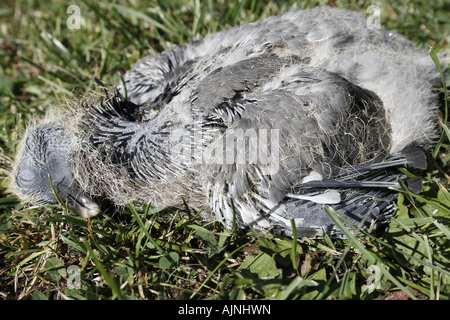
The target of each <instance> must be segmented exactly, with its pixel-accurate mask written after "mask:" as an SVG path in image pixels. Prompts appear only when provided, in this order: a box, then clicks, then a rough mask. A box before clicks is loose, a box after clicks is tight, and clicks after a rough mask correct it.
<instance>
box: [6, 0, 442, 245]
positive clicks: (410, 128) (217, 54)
mask: <svg viewBox="0 0 450 320" xmlns="http://www.w3.org/2000/svg"><path fill="white" fill-rule="evenodd" d="M437 76H438V74H437V70H436V68H435V66H434V64H433V61H432V60H431V58H430V57H429V56H428V54H427V53H426V52H424V51H422V50H420V49H418V48H416V47H415V46H414V44H413V43H412V42H410V41H409V40H407V39H406V38H404V37H403V36H400V35H398V34H395V33H392V32H389V31H385V30H381V29H370V28H368V27H367V23H366V20H365V19H364V17H363V16H361V15H359V14H357V13H354V12H350V11H345V10H340V9H333V8H327V7H323V8H316V9H312V10H303V11H291V12H288V13H286V14H284V15H282V16H278V17H273V18H269V19H267V20H264V21H260V22H256V23H253V24H247V25H244V26H240V27H234V28H231V29H229V30H226V31H223V32H218V33H214V34H210V35H207V36H206V37H205V38H204V39H203V40H202V41H194V42H192V43H191V44H189V45H187V46H176V47H174V48H173V49H172V50H169V51H165V52H162V53H161V54H158V55H155V56H148V57H145V58H143V59H142V60H140V61H139V62H137V63H136V64H135V65H134V66H133V68H132V69H131V70H130V71H128V72H127V73H126V74H125V76H124V82H123V83H122V82H120V83H118V84H117V85H116V87H115V89H111V90H109V89H105V90H106V94H105V97H102V98H101V99H99V98H98V97H90V98H88V99H87V100H86V101H85V102H84V103H83V104H82V106H78V107H75V111H74V112H69V116H68V118H69V119H71V120H73V123H74V125H73V126H70V127H66V128H63V129H61V126H58V125H57V124H56V122H55V121H53V122H52V120H50V121H47V123H46V124H45V125H44V124H37V125H36V126H33V127H32V128H31V129H29V130H28V133H27V134H26V136H25V138H24V147H23V148H22V151H21V152H20V153H19V154H18V157H17V161H16V169H15V171H14V173H13V190H14V191H15V193H16V194H18V195H19V197H21V198H23V199H24V198H29V196H28V195H29V194H32V195H33V199H36V198H40V199H44V198H45V197H43V190H44V189H47V193H48V185H47V184H45V186H43V182H42V183H40V184H39V182H36V183H37V184H39V187H36V186H34V185H33V183H34V181H38V180H39V178H37V177H40V179H41V181H42V180H43V178H44V177H46V176H47V175H46V174H50V175H51V176H52V181H55V179H54V176H56V177H57V181H56V183H57V184H61V185H66V184H67V183H66V182H67V181H66V180H69V181H70V185H73V186H76V190H78V191H77V192H78V194H82V195H84V196H85V198H84V199H85V200H86V201H85V202H83V203H87V202H89V205H88V206H90V208H91V209H90V211H89V210H88V211H83V212H84V213H83V214H82V215H84V216H91V215H93V212H94V211H95V206H93V205H91V204H90V201H88V200H89V199H93V198H95V197H100V196H105V197H107V198H108V199H110V200H112V201H113V202H114V203H115V204H117V205H119V206H123V205H126V203H128V202H130V201H133V200H138V201H143V202H151V203H153V204H155V205H156V204H158V205H164V206H173V207H180V206H182V205H183V197H184V200H186V202H187V203H188V204H189V205H190V206H192V207H193V208H195V209H202V208H206V209H205V210H204V212H205V216H206V217H207V218H212V217H215V218H216V219H218V220H220V221H223V222H224V223H225V224H226V225H227V226H228V227H231V226H232V224H233V223H234V222H235V223H236V224H237V226H238V227H239V228H240V229H244V230H255V231H259V232H265V231H268V230H272V231H275V232H280V233H283V234H286V235H290V234H291V233H292V224H291V221H293V222H294V224H295V225H296V228H297V230H298V231H299V234H300V236H314V235H315V234H317V232H321V231H325V232H329V233H336V232H338V230H337V229H336V227H335V226H334V225H333V223H332V222H331V220H329V218H328V217H327V215H326V214H325V212H324V210H323V206H324V205H330V206H331V207H333V208H335V209H336V210H337V211H338V212H339V213H341V214H343V215H344V217H346V218H348V219H349V220H350V221H354V222H356V223H361V222H362V221H363V222H365V223H366V224H367V223H369V224H370V221H371V220H372V219H378V220H383V219H384V218H385V216H386V213H388V212H389V204H390V202H391V201H392V199H393V198H394V197H395V193H393V192H392V190H390V188H392V187H394V188H395V187H399V184H398V182H397V178H398V177H397V176H398V174H396V173H395V172H392V168H396V167H398V166H401V165H409V166H412V167H416V168H421V169H423V168H424V167H425V166H426V163H425V160H424V155H423V153H422V152H421V151H420V149H421V148H425V149H426V148H427V147H429V146H430V144H431V143H432V142H433V140H434V139H435V138H436V133H435V123H436V101H435V99H436V97H435V95H434V93H433V91H432V87H433V83H434V81H435V80H436V79H437ZM49 123H50V124H49ZM52 123H53V125H52ZM45 126H47V127H45ZM48 126H50V129H48ZM44 128H47V129H45V130H44ZM37 135H39V136H44V137H47V138H48V139H49V140H51V141H54V143H48V142H47V141H46V140H45V139H46V138H41V141H45V143H39V148H41V149H43V150H44V151H43V152H44V153H45V152H47V153H50V154H52V157H53V158H56V159H65V160H64V161H63V162H62V164H60V165H59V167H58V166H53V167H52V168H51V169H49V168H48V166H47V165H45V164H44V165H42V164H39V163H35V161H34V159H35V158H36V156H35V155H36V151H33V150H32V149H33V148H30V146H31V147H34V145H35V144H36V141H35V140H36V139H32V138H31V137H33V136H37ZM64 141H65V142H66V144H65V145H64V147H60V145H61V144H64V143H65V142H64ZM53 144H54V145H56V146H57V147H53V146H52V145H53ZM41 162H42V161H41ZM43 162H44V163H45V161H43ZM37 166H40V167H39V168H38V169H36V167H37ZM30 168H32V170H30ZM60 169H61V170H63V171H64V172H67V171H68V173H67V174H66V175H64V174H62V176H63V177H62V178H61V177H59V175H60V172H59V170H60ZM33 170H34V171H37V172H38V173H34V171H33ZM31 171H33V172H31ZM22 178H25V179H22ZM27 181H28V182H27ZM416 182H417V181H415V182H414V183H416ZM60 189H61V190H62V191H61V192H63V193H64V192H65V191H64V190H65V189H64V188H60ZM58 190H59V189H58ZM74 198H77V197H74ZM51 200H52V199H51V196H50V195H48V194H47V195H46V198H45V201H44V202H51ZM92 208H94V209H92Z"/></svg>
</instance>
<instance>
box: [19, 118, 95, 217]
mask: <svg viewBox="0 0 450 320" xmlns="http://www.w3.org/2000/svg"><path fill="white" fill-rule="evenodd" d="M73 142H74V134H73V133H70V132H69V131H68V130H65V129H64V128H63V127H62V126H59V125H57V124H55V123H47V124H43V125H41V126H38V127H37V128H34V129H31V130H28V132H27V134H26V137H25V138H24V142H23V143H24V145H23V150H22V152H21V153H19V157H18V158H19V159H18V160H17V162H16V163H17V166H16V168H15V170H14V172H13V179H12V180H13V182H12V183H13V190H14V193H16V194H17V196H18V197H19V198H20V199H22V200H25V201H26V202H31V203H32V204H35V205H42V204H56V203H57V198H56V196H55V193H56V194H57V195H58V196H59V197H60V199H61V200H62V201H63V202H64V203H66V204H67V207H68V208H69V209H71V210H72V211H74V212H76V213H78V214H79V215H80V216H81V217H83V218H89V217H93V216H95V215H97V214H98V213H99V211H100V209H99V207H98V205H97V204H96V203H95V202H94V201H93V200H92V199H91V198H90V197H89V196H88V195H86V194H85V193H84V192H82V190H80V188H79V187H78V185H77V183H76V181H74V178H73V175H72V170H71V161H70V150H71V148H72V147H73Z"/></svg>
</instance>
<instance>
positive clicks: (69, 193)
mask: <svg viewBox="0 0 450 320" xmlns="http://www.w3.org/2000/svg"><path fill="white" fill-rule="evenodd" d="M56 189H57V192H58V195H59V196H60V197H61V199H62V200H63V201H64V202H65V203H66V204H67V208H69V209H70V210H72V211H73V212H75V213H77V214H78V215H79V216H80V217H82V218H84V219H88V218H91V217H95V216H96V215H97V214H99V212H100V207H99V206H98V204H97V203H96V202H95V201H94V200H92V199H91V198H90V197H89V196H88V195H86V194H84V193H83V192H82V191H80V190H79V189H78V188H77V187H76V186H75V185H71V186H66V185H64V184H60V185H59V186H57V188H56Z"/></svg>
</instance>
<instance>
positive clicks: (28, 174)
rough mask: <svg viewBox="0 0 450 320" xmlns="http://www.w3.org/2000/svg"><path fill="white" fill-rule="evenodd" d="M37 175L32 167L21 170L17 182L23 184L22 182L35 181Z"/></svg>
mask: <svg viewBox="0 0 450 320" xmlns="http://www.w3.org/2000/svg"><path fill="white" fill-rule="evenodd" d="M34 177H35V174H34V171H33V170H30V169H23V170H20V171H19V173H18V174H17V184H18V185H19V186H21V183H24V184H28V183H30V182H33V180H34Z"/></svg>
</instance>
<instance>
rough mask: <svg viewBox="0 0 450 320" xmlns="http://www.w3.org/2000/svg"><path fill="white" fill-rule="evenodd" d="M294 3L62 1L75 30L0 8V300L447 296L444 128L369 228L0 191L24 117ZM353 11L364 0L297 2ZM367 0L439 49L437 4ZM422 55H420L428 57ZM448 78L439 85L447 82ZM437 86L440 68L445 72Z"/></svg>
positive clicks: (56, 6)
mask: <svg viewBox="0 0 450 320" xmlns="http://www.w3.org/2000/svg"><path fill="white" fill-rule="evenodd" d="M295 3H296V1H275V0H268V1H264V2H263V1H254V0H249V1H238V0H236V1H200V0H189V1H181V0H177V1H150V2H149V3H148V4H145V5H144V4H143V3H141V1H139V0H135V1H131V2H130V4H126V3H125V2H124V1H114V2H113V3H110V2H107V1H101V2H98V3H97V2H93V1H74V3H73V4H76V5H78V6H79V8H80V10H81V11H80V13H81V16H82V20H81V29H73V30H71V29H68V28H67V25H66V21H67V19H68V17H69V16H70V13H69V14H68V13H67V12H66V10H67V7H66V6H65V5H64V6H62V5H61V4H60V2H57V1H38V2H35V1H31V0H29V1H8V0H6V1H2V4H0V34H1V36H0V76H1V77H0V93H1V94H0V124H1V126H0V136H1V141H0V145H1V149H0V150H1V152H0V163H1V170H0V188H1V189H0V191H1V192H2V197H1V198H0V298H1V299H81V300H83V299H104V300H107V299H213V300H221V299H233V300H235V299H247V300H254V299H270V300H275V299H282V300H284V299H304V300H312V299H342V300H344V299H345V300H346V299H366V300H372V299H402V298H409V299H430V300H434V299H449V298H450V263H449V262H450V261H449V257H450V254H449V253H450V247H449V244H450V193H449V191H448V188H449V171H450V170H449V168H450V152H449V150H450V147H449V140H450V139H449V137H450V134H449V129H448V125H447V117H448V116H447V115H448V113H447V108H448V106H447V103H448V101H446V100H445V98H444V97H445V96H447V92H445V93H444V89H442V90H441V91H442V92H441V95H440V97H441V100H442V107H443V117H442V123H441V128H442V138H441V139H440V141H439V143H438V145H437V146H436V148H435V151H434V152H432V154H431V155H430V158H431V160H430V164H429V168H428V170H427V172H426V173H425V174H424V181H425V190H424V192H423V193H422V194H420V195H415V194H411V193H409V192H408V191H407V190H403V191H402V192H401V193H400V195H399V197H398V201H397V211H396V213H395V216H394V218H393V219H391V220H390V222H389V224H388V226H387V228H386V230H385V231H384V232H382V233H381V234H378V235H376V236H375V235H373V234H370V233H367V232H365V231H360V230H357V229H355V230H356V231H355V232H354V233H351V232H349V230H347V229H346V228H345V227H344V225H343V224H342V220H341V218H340V217H339V216H337V215H336V213H335V212H333V211H331V210H328V211H327V212H328V214H329V215H330V217H332V219H334V220H335V222H336V224H337V225H338V226H340V227H342V229H343V232H344V233H345V234H347V236H348V239H346V240H343V239H337V240H336V239H330V238H328V237H326V236H325V237H324V238H323V239H296V236H295V235H294V239H283V238H277V237H274V236H271V235H264V236H261V235H256V234H249V235H236V234H233V233H231V232H229V231H227V230H225V229H224V228H223V227H222V225H220V224H219V223H217V222H208V223H205V222H202V221H199V220H198V219H197V216H196V215H197V213H195V212H191V211H190V210H189V207H188V206H186V208H185V209H184V210H179V211H167V210H164V208H160V207H153V206H151V205H149V204H141V205H137V204H136V203H131V204H129V206H128V207H127V208H124V209H123V210H116V211H114V210H109V211H107V212H106V213H101V214H100V215H99V216H98V217H95V218H93V219H91V220H89V221H86V220H83V219H81V218H79V217H78V216H76V215H75V214H73V213H71V212H69V211H67V210H66V209H64V208H63V206H60V205H56V206H46V207H34V208H23V207H21V206H20V205H19V203H18V202H17V199H15V198H14V197H10V196H8V195H7V194H6V193H5V188H6V186H7V185H8V172H9V170H10V168H11V163H12V159H13V156H14V154H15V149H16V146H17V143H18V140H19V139H20V137H21V136H22V134H23V130H24V127H25V123H26V122H27V120H29V119H31V118H34V117H40V116H42V115H43V114H44V113H45V111H46V110H47V109H48V108H50V107H51V106H54V105H63V104H65V102H66V101H67V100H73V99H76V98H77V97H78V96H79V95H80V94H81V93H82V92H83V91H84V90H86V89H89V88H93V87H94V82H93V80H92V79H93V77H94V76H95V77H97V78H99V79H101V80H102V81H103V82H105V83H114V82H116V81H118V79H119V78H120V74H122V73H123V72H124V71H125V70H127V69H129V68H130V66H131V64H132V63H133V62H135V61H137V60H138V59H139V58H141V57H143V56H144V55H146V54H149V53H150V54H151V53H156V52H159V51H161V50H165V49H168V48H170V46H171V45H172V44H174V43H176V44H184V43H187V42H188V41H189V40H190V39H200V38H201V37H202V36H203V35H205V34H206V33H207V32H214V31H218V30H223V29H225V28H227V27H230V26H233V25H237V24H242V23H246V22H251V21H255V20H257V19H259V18H261V17H267V16H270V15H274V14H278V13H281V12H285V11H287V10H288V9H289V8H291V7H292V5H294V4H295ZM319 3H320V4H329V5H334V6H339V7H343V8H349V9H354V10H358V11H360V12H362V13H365V10H366V8H367V7H368V6H369V5H371V2H370V1H307V2H305V1H298V3H297V7H300V8H302V7H313V6H315V5H317V4H319ZM395 3H396V4H388V3H386V2H384V1H379V3H378V5H379V6H380V8H381V10H382V11H381V12H382V16H381V22H382V24H383V25H385V26H387V27H388V28H389V29H392V30H395V31H397V32H400V33H402V34H404V35H406V36H407V37H408V38H410V39H412V40H413V41H415V42H416V43H417V44H418V46H420V47H423V48H428V47H429V46H430V45H431V46H432V47H434V48H435V50H436V51H441V50H448V39H449V32H450V23H449V21H448V12H449V10H450V3H449V2H448V1H433V2H427V3H425V4H422V3H421V2H420V1H418V0H417V1H398V2H395ZM433 52H434V51H432V54H433ZM447 82H449V81H447ZM443 88H445V78H444V77H443Z"/></svg>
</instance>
